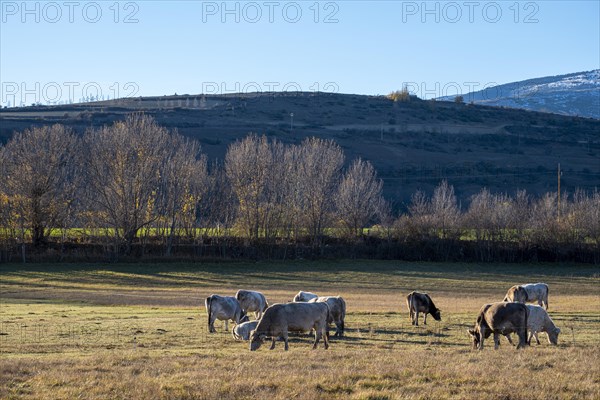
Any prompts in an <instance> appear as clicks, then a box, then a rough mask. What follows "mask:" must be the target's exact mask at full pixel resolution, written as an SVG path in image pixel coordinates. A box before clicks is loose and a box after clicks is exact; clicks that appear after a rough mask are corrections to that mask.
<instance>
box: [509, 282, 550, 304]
mask: <svg viewBox="0 0 600 400" xmlns="http://www.w3.org/2000/svg"><path fill="white" fill-rule="evenodd" d="M504 301H509V302H513V303H523V304H525V303H535V302H536V301H537V303H538V305H539V306H540V307H541V306H542V305H543V306H544V308H545V309H546V310H547V309H548V285H546V284H545V283H528V284H526V285H515V286H513V287H511V288H510V289H508V292H507V293H506V296H505V297H504Z"/></svg>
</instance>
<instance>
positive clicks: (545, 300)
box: [544, 285, 550, 310]
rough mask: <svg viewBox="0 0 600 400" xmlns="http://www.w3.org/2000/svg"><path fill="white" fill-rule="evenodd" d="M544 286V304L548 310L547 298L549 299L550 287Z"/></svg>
mask: <svg viewBox="0 0 600 400" xmlns="http://www.w3.org/2000/svg"><path fill="white" fill-rule="evenodd" d="M545 286H546V298H545V299H544V303H546V310H547V309H548V297H550V287H549V286H548V285H545Z"/></svg>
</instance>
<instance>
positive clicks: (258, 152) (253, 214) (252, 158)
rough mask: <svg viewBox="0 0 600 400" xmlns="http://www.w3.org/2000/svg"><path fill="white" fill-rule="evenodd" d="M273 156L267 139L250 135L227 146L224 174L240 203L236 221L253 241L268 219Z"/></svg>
mask: <svg viewBox="0 0 600 400" xmlns="http://www.w3.org/2000/svg"><path fill="white" fill-rule="evenodd" d="M272 166H273V154H272V151H271V146H270V143H269V141H268V139H267V137H266V136H261V137H258V136H256V135H249V136H248V137H246V138H245V139H243V140H240V141H237V142H235V143H233V144H232V145H231V146H229V149H228V150H227V154H226V156H225V171H226V174H227V178H228V179H229V182H230V183H231V185H232V188H233V192H234V193H235V194H236V197H237V199H238V203H239V222H240V225H241V228H242V230H243V231H244V232H245V233H246V235H247V236H248V237H250V238H252V239H255V240H256V239H258V238H259V237H260V236H261V231H263V232H264V228H265V226H264V221H265V220H266V219H268V218H269V217H268V212H269V211H270V210H269V209H268V208H266V207H265V206H268V196H269V193H268V192H267V185H268V181H269V178H270V177H271V176H272V171H271V168H272Z"/></svg>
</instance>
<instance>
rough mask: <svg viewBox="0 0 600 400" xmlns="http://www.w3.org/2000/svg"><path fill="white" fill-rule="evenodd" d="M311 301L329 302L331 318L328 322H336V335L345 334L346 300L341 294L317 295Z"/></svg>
mask: <svg viewBox="0 0 600 400" xmlns="http://www.w3.org/2000/svg"><path fill="white" fill-rule="evenodd" d="M309 303H327V305H328V306H329V318H328V319H327V324H332V323H335V327H336V329H335V335H334V336H338V337H342V336H344V319H345V318H346V302H345V301H344V299H343V298H341V297H340V296H324V297H316V298H314V299H311V300H309Z"/></svg>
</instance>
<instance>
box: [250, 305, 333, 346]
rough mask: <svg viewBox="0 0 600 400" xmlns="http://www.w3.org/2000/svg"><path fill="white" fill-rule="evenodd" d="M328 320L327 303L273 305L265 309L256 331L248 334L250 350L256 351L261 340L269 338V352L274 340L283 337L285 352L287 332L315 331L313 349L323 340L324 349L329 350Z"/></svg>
mask: <svg viewBox="0 0 600 400" xmlns="http://www.w3.org/2000/svg"><path fill="white" fill-rule="evenodd" d="M328 319H329V306H328V305H327V303H303V302H297V303H286V304H273V305H272V306H271V307H269V308H267V310H266V311H265V313H264V315H263V317H262V318H261V319H260V321H258V325H257V326H256V329H255V330H254V331H252V333H251V334H250V350H251V351H254V350H257V349H258V348H259V347H260V345H261V344H262V342H263V340H265V339H266V338H268V337H270V338H271V340H272V343H271V348H270V350H273V349H274V348H275V340H276V339H277V338H278V337H283V340H284V341H285V350H286V351H287V350H288V348H289V346H288V331H296V332H306V331H310V330H311V329H314V330H315V341H314V343H313V349H316V348H317V344H318V343H319V340H320V339H321V338H323V343H324V344H325V348H326V349H327V348H329V340H328V339H327V320H328Z"/></svg>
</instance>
